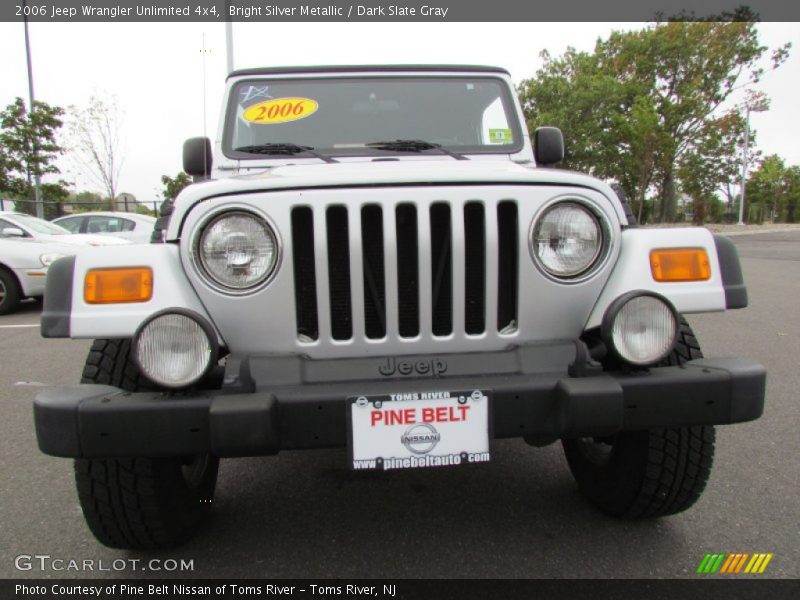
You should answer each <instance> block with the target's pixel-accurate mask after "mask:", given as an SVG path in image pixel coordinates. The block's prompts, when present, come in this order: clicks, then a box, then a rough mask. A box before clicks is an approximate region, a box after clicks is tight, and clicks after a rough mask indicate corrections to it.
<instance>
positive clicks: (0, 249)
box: [0, 236, 80, 315]
mask: <svg viewBox="0 0 800 600" xmlns="http://www.w3.org/2000/svg"><path fill="white" fill-rule="evenodd" d="M79 251H80V247H79V246H76V245H75V244H59V243H57V242H43V241H40V240H35V239H33V238H17V239H15V238H9V237H3V236H0V315H5V314H8V313H10V312H12V311H13V310H15V309H16V308H17V306H18V305H19V303H20V301H21V300H22V299H24V298H41V297H42V296H43V295H44V284H45V280H46V279H47V268H48V267H49V266H50V265H51V264H52V263H53V262H55V261H56V260H58V259H59V258H61V257H63V256H70V255H72V254H75V253H77V252H79Z"/></svg>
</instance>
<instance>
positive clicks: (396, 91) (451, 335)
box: [34, 66, 766, 548]
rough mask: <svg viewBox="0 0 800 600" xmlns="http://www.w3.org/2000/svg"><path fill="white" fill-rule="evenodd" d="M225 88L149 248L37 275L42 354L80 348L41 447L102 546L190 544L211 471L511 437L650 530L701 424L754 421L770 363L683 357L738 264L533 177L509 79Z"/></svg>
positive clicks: (573, 179)
mask: <svg viewBox="0 0 800 600" xmlns="http://www.w3.org/2000/svg"><path fill="white" fill-rule="evenodd" d="M226 89H227V91H226V99H225V103H224V109H223V112H222V117H221V121H220V127H219V131H218V135H217V139H216V141H215V143H214V144H213V146H212V145H211V143H210V141H209V140H207V139H206V138H195V139H191V140H188V141H187V142H186V144H185V146H184V169H185V170H186V172H187V173H189V174H190V175H192V176H194V178H195V183H194V184H193V185H191V186H189V187H188V188H187V189H185V190H184V191H183V192H182V193H181V194H180V196H179V197H178V198H177V199H176V200H175V202H174V204H173V205H171V206H167V207H165V210H164V215H163V216H162V217H161V219H160V220H159V222H158V223H157V225H156V230H155V232H154V239H153V242H154V243H152V244H148V245H146V246H127V247H113V248H106V249H103V251H102V252H95V253H83V254H81V255H79V256H76V257H69V258H63V259H60V260H58V261H57V262H56V263H54V264H53V265H52V266H51V267H50V272H49V274H48V280H47V293H46V295H45V305H44V311H43V314H42V335H44V336H45V337H62V338H64V337H69V338H90V339H94V340H95V341H94V343H93V346H92V348H91V351H90V353H89V356H88V358H87V361H86V366H85V368H84V371H83V378H82V384H81V385H74V386H61V387H55V388H49V389H45V390H43V391H42V392H41V393H39V395H38V396H37V398H36V400H35V404H34V411H35V421H36V432H37V436H38V440H39V446H40V448H41V449H42V451H43V452H46V453H47V454H51V455H54V456H63V457H71V458H74V459H75V477H76V481H77V488H78V496H79V498H80V503H81V506H82V507H83V512H84V515H85V517H86V521H87V522H88V524H89V527H90V528H91V530H92V532H93V533H94V535H95V536H96V537H97V538H98V539H99V540H100V541H101V542H102V543H104V544H106V545H108V546H112V547H118V548H161V547H166V546H170V545H175V544H179V543H181V542H183V541H185V540H186V539H188V538H189V536H190V535H191V534H192V533H193V532H194V531H195V530H196V528H197V527H198V525H199V524H200V523H201V521H202V520H203V519H204V518H205V517H206V516H207V514H208V513H209V511H210V509H211V506H212V505H211V499H212V497H213V494H214V487H215V482H216V477H217V467H218V464H219V458H221V457H241V456H261V455H271V454H276V453H278V452H279V451H280V450H289V449H295V448H329V447H343V448H347V450H348V455H347V457H348V458H347V462H348V465H347V466H348V468H351V469H356V470H378V471H388V470H396V469H418V468H429V469H435V468H436V467H444V466H450V465H467V464H470V463H485V462H488V461H490V460H491V457H492V451H493V441H494V440H495V439H497V438H510V437H522V438H524V439H525V440H526V441H527V442H528V443H530V444H531V445H533V446H542V445H545V444H549V443H552V442H555V441H557V440H561V441H562V444H563V446H564V451H565V452H566V456H567V459H568V462H569V466H570V469H571V470H572V472H573V474H574V476H575V478H576V480H577V482H578V486H579V488H580V490H581V491H582V492H583V494H584V495H585V496H586V497H587V498H588V499H589V500H590V501H591V502H592V503H594V504H595V505H597V506H598V507H599V508H600V509H601V510H603V511H605V512H606V513H609V514H612V515H616V516H619V517H653V516H659V515H669V514H674V513H677V512H680V511H683V510H685V509H687V508H688V507H690V506H691V505H692V504H693V503H694V502H695V501H696V500H697V499H698V497H699V496H700V494H701V493H702V491H703V488H704V486H705V484H706V480H707V479H708V476H709V471H710V469H711V462H712V456H713V452H714V425H717V424H727V423H736V422H742V421H749V420H752V419H756V418H758V417H759V416H760V415H761V413H762V410H763V405H764V385H765V378H766V374H765V371H764V368H763V367H761V366H760V365H757V364H754V363H752V362H750V361H748V360H745V359H741V358H727V359H705V358H703V355H702V354H701V352H700V347H699V345H698V342H697V340H696V338H695V336H694V335H693V334H692V331H691V329H690V328H689V325H688V324H687V323H686V321H685V320H684V317H683V315H684V314H687V313H701V312H711V311H722V310H726V309H734V308H743V307H744V306H746V304H747V293H746V289H745V287H744V284H743V281H742V275H741V270H740V267H739V260H738V256H737V253H736V249H735V247H734V246H733V245H732V244H731V242H730V241H729V240H727V239H726V238H722V237H717V236H713V235H712V234H711V233H709V232H708V231H707V230H705V229H700V228H697V229H689V228H685V229H647V230H645V229H639V228H637V227H636V223H635V222H634V220H633V218H632V216H631V213H630V211H629V210H628V207H627V206H626V203H625V202H624V201H622V200H621V199H620V197H618V195H617V194H616V193H615V192H614V191H613V190H612V189H611V188H610V187H609V186H608V185H606V184H604V183H603V182H601V181H598V180H597V179H594V178H592V177H588V176H585V175H581V174H577V173H572V172H567V171H563V170H557V169H554V168H552V167H553V166H554V165H555V164H557V163H558V162H559V161H560V160H561V159H562V158H563V154H564V147H563V141H562V138H561V133H560V131H558V130H557V129H555V128H540V129H537V130H536V132H535V133H534V136H533V140H532V141H531V139H530V138H529V136H528V132H527V131H526V126H525V121H524V119H523V115H522V111H521V109H520V106H519V103H518V101H517V98H516V95H515V91H514V87H513V85H512V82H511V79H510V77H509V74H508V73H507V72H505V71H503V70H502V69H497V68H487V67H474V66H387V67H318V68H305V67H304V68H281V69H257V70H248V71H238V72H235V73H232V74H231V75H230V76H229V78H228V82H227V88H226ZM344 466H345V465H343V467H344ZM468 468H475V469H480V468H491V467H490V466H488V467H487V466H483V467H480V466H476V467H468ZM476 474H477V471H476ZM430 476H431V477H435V473H434V472H431V474H430ZM554 509H555V507H554Z"/></svg>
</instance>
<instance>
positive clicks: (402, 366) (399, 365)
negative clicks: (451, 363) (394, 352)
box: [378, 357, 447, 377]
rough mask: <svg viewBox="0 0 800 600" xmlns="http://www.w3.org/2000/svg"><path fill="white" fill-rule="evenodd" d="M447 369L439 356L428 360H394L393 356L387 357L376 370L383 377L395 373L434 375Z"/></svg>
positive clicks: (445, 363)
mask: <svg viewBox="0 0 800 600" xmlns="http://www.w3.org/2000/svg"><path fill="white" fill-rule="evenodd" d="M446 371H447V362H445V361H444V360H442V359H441V358H432V359H430V360H399V361H398V360H396V359H394V358H391V357H389V358H387V359H385V361H384V362H383V363H382V364H381V365H380V366H379V367H378V372H379V373H380V374H381V375H384V376H385V377H390V376H392V375H394V374H395V373H397V374H398V375H412V374H415V373H416V374H417V375H431V376H433V377H436V376H437V375H441V374H442V373H444V372H446Z"/></svg>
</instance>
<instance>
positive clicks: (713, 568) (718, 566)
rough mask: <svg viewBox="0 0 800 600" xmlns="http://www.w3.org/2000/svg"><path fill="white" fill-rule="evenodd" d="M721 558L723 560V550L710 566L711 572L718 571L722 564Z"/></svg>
mask: <svg viewBox="0 0 800 600" xmlns="http://www.w3.org/2000/svg"><path fill="white" fill-rule="evenodd" d="M723 560H725V553H724V552H722V553H721V554H720V555H719V558H718V559H717V560H716V562H715V563H714V565H713V566H712V567H711V573H716V572H717V571H719V568H720V566H721V565H722V561H723Z"/></svg>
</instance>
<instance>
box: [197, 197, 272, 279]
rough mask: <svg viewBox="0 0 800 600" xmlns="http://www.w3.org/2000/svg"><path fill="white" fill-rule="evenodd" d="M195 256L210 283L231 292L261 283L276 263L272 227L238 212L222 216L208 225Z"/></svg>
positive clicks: (258, 218) (252, 216)
mask: <svg viewBox="0 0 800 600" xmlns="http://www.w3.org/2000/svg"><path fill="white" fill-rule="evenodd" d="M196 252H197V256H198V259H199V261H200V266H201V267H202V269H203V271H204V272H205V274H206V275H207V276H208V277H209V278H210V279H211V281H213V282H214V283H216V284H218V285H221V286H223V287H225V288H227V289H228V290H230V291H232V292H243V291H246V290H249V289H251V288H253V287H256V286H257V285H259V284H261V283H263V282H264V281H266V280H267V279H268V278H269V277H270V275H272V273H273V271H274V270H275V265H276V264H277V262H278V243H277V238H276V237H275V232H274V231H273V230H272V227H270V225H269V223H267V222H266V221H265V220H264V219H263V218H261V217H259V216H257V215H255V214H253V213H251V212H246V211H241V210H235V211H229V212H225V213H222V214H220V215H218V216H216V217H215V218H213V219H212V220H211V221H209V222H208V224H207V225H206V226H205V228H204V229H203V232H202V234H201V235H200V238H199V240H198V243H197V249H196Z"/></svg>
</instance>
